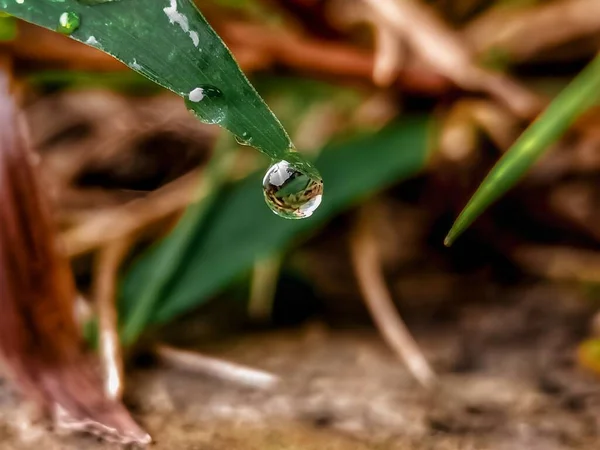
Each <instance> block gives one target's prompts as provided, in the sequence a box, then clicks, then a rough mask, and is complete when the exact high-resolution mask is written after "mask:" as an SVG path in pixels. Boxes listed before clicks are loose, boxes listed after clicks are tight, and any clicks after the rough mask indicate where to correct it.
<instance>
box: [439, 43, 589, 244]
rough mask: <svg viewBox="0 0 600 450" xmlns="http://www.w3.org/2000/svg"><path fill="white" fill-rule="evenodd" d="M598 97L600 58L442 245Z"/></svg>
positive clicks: (513, 153)
mask: <svg viewBox="0 0 600 450" xmlns="http://www.w3.org/2000/svg"><path fill="white" fill-rule="evenodd" d="M598 97H600V55H598V56H596V58H594V60H593V61H592V62H591V63H590V64H588V66H587V67H586V68H585V69H583V70H582V71H581V73H580V74H579V75H577V77H576V78H575V79H574V80H573V81H571V83H570V84H569V85H568V86H567V87H566V88H565V89H564V90H563V91H562V92H561V93H560V94H559V95H558V96H557V97H556V98H555V99H554V100H553V101H552V103H551V104H550V106H548V108H547V109H546V110H545V111H544V112H543V113H542V114H541V115H540V116H539V117H538V118H537V119H536V120H535V121H534V122H533V123H532V124H531V125H530V126H529V128H527V130H525V132H524V133H523V134H522V135H521V137H520V138H519V139H518V140H517V142H515V144H514V145H513V146H512V147H511V149H510V150H509V151H508V152H507V153H506V154H505V155H504V156H503V157H502V158H501V159H500V161H498V163H497V164H496V165H495V166H494V168H493V169H492V170H491V171H490V173H489V174H488V176H487V177H486V178H485V180H483V183H481V185H480V187H479V189H478V190H477V192H475V194H474V195H473V197H472V198H471V200H470V201H469V203H468V204H467V206H466V207H465V209H464V210H463V211H462V212H461V214H460V215H459V217H458V219H457V220H456V222H455V223H454V225H453V226H452V229H451V230H450V232H449V233H448V236H447V237H446V239H445V241H444V243H445V245H447V246H450V245H452V243H453V242H454V241H455V240H456V238H457V237H458V236H459V235H460V234H461V233H462V232H463V231H465V230H466V229H467V227H469V225H471V223H473V221H474V220H475V219H476V218H477V217H478V216H479V215H480V214H481V213H482V212H483V211H484V210H485V209H486V208H487V207H488V206H489V205H490V204H491V203H493V202H494V201H496V200H497V199H498V198H499V197H500V196H502V195H503V194H504V193H506V191H508V190H509V189H510V188H511V187H512V186H513V185H514V184H516V183H517V181H519V179H520V178H521V177H522V176H523V175H524V174H525V173H526V172H527V170H528V169H529V168H530V167H531V166H532V165H533V163H535V162H536V161H537V159H538V158H539V157H540V156H542V155H543V154H544V152H546V151H547V150H548V148H549V147H550V146H551V145H552V144H553V143H555V142H556V141H557V140H558V139H559V138H560V137H561V136H562V135H563V134H564V133H565V132H566V131H567V129H568V128H569V127H570V126H571V125H572V124H573V122H575V120H576V119H577V118H578V117H579V116H580V115H581V114H583V113H584V112H585V111H586V110H588V109H589V108H590V107H591V106H593V105H594V104H595V102H596V101H597V100H598Z"/></svg>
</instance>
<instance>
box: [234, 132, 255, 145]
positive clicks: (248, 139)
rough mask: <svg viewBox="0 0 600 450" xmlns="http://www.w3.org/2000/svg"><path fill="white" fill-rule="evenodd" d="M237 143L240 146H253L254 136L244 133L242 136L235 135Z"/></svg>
mask: <svg viewBox="0 0 600 450" xmlns="http://www.w3.org/2000/svg"><path fill="white" fill-rule="evenodd" d="M235 141H236V142H237V143H238V144H240V145H252V136H250V133H248V132H247V131H244V132H243V133H242V134H241V135H240V136H238V135H235Z"/></svg>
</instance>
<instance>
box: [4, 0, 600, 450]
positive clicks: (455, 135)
mask: <svg viewBox="0 0 600 450" xmlns="http://www.w3.org/2000/svg"><path fill="white" fill-rule="evenodd" d="M123 1H126V0H123ZM197 4H198V6H199V8H200V10H201V11H202V12H203V14H204V15H205V16H206V18H207V20H208V21H209V22H210V23H211V25H212V26H213V27H214V28H215V29H216V31H217V32H218V33H219V34H220V35H221V37H222V38H223V39H224V41H225V43H226V44H227V46H228V47H229V48H230V49H231V51H232V53H233V54H234V56H235V57H236V59H237V61H238V62H239V64H240V66H241V67H242V69H243V70H244V72H245V73H246V74H247V75H248V76H249V78H250V80H251V82H252V83H253V84H254V85H255V86H256V88H257V90H258V91H259V93H260V94H261V95H262V96H263V98H265V100H266V102H267V104H268V105H269V107H270V108H271V109H272V110H273V111H274V113H275V114H276V115H277V117H278V118H279V119H280V120H281V121H282V123H283V125H284V126H285V128H286V129H287V130H288V132H289V133H290V136H291V137H292V140H293V141H294V143H295V144H296V146H297V147H298V149H299V151H301V152H303V153H304V154H306V155H307V156H308V157H309V158H310V159H312V160H314V161H315V164H316V166H317V167H318V168H319V170H321V172H322V174H323V178H324V199H323V205H322V206H321V208H320V210H319V211H318V212H317V213H315V215H314V216H313V217H311V218H310V219H306V220H302V221H297V222H295V221H286V220H284V219H280V218H278V217H276V216H274V215H273V214H272V213H271V212H270V211H269V209H268V207H267V206H266V205H265V203H264V201H263V199H262V186H261V177H262V174H263V173H264V171H265V169H266V168H267V167H268V165H269V161H268V160H267V158H265V157H264V156H263V155H261V154H260V153H258V152H256V151H255V150H254V149H252V148H250V147H247V146H243V145H241V144H238V143H236V142H235V141H234V140H233V139H230V138H229V137H228V136H226V135H225V133H224V132H221V131H220V129H219V128H218V127H216V126H214V125H205V124H202V123H200V122H199V121H198V120H197V119H196V118H194V117H193V116H192V115H191V114H190V113H188V111H187V110H186V107H185V105H184V103H183V101H182V100H181V98H179V97H177V96H175V95H174V94H172V93H169V92H167V91H165V90H162V89H161V88H159V87H157V86H156V85H154V84H152V83H151V82H150V81H147V80H145V79H144V78H142V77H141V76H139V75H137V74H136V73H134V72H132V71H130V70H129V69H128V68H127V67H125V66H124V65H122V64H121V63H119V62H118V61H116V60H114V59H112V58H111V57H110V56H108V55H106V54H103V53H101V52H99V51H98V50H96V49H93V48H91V47H87V46H84V45H82V44H80V43H77V42H76V41H74V40H71V39H69V38H68V37H65V36H61V35H59V34H56V33H52V32H50V31H47V30H43V29H41V28H38V27H36V26H34V25H30V24H27V23H24V22H20V21H17V20H15V19H13V18H10V17H3V18H1V19H0V20H1V22H0V34H1V35H2V36H1V37H2V38H3V41H2V42H1V43H0V48H1V49H2V55H3V56H2V57H3V59H4V62H5V64H8V65H11V67H12V69H13V70H14V72H15V74H16V82H17V92H18V97H19V101H20V103H21V104H22V106H23V111H24V115H25V118H26V121H27V123H28V125H29V130H30V133H31V142H32V144H33V146H34V148H35V149H36V151H37V152H39V155H40V167H41V174H42V177H43V179H42V182H43V185H44V189H45V191H46V192H47V193H48V194H49V196H50V198H51V201H52V205H53V211H54V213H55V217H56V220H57V222H58V223H59V225H60V233H61V239H62V241H63V243H64V247H65V251H66V252H67V253H68V255H69V257H70V258H71V264H72V267H73V270H74V273H75V275H76V279H77V287H78V289H79V292H80V293H81V298H80V299H79V300H78V306H79V307H80V308H79V309H80V310H81V317H82V323H87V318H89V316H90V314H91V313H90V310H91V309H93V308H94V306H93V304H94V301H95V299H96V297H97V296H98V295H106V294H102V292H104V293H106V292H107V290H108V292H109V294H108V295H109V296H110V292H112V291H115V290H116V291H117V292H118V295H117V296H118V298H119V313H120V314H124V315H126V314H127V312H128V311H129V310H130V309H131V305H132V302H134V301H135V298H136V295H137V293H138V292H140V291H141V290H142V289H143V285H144V284H145V283H147V282H148V281H147V280H148V279H151V278H152V277H155V276H157V274H160V271H161V270H165V269H164V267H165V264H166V265H167V266H169V265H170V264H171V263H172V261H170V260H169V259H168V258H167V259H166V260H165V259H164V258H166V257H165V256H164V255H163V257H162V258H163V259H161V252H160V249H159V247H157V246H156V243H160V242H163V238H164V237H165V236H166V235H167V234H168V233H169V232H170V231H171V230H173V226H174V224H175V223H176V221H177V219H178V218H179V217H180V215H181V213H182V212H183V211H184V209H185V208H186V206H187V205H188V204H189V203H190V202H194V201H196V200H199V201H202V199H203V198H204V197H205V194H206V192H205V191H206V189H207V187H206V183H204V184H203V183H202V182H201V180H203V179H204V178H203V174H204V173H205V171H206V170H207V169H206V167H207V164H208V162H209V161H210V160H211V158H212V155H213V153H214V150H215V147H218V146H220V145H224V146H228V147H229V148H231V149H234V150H235V152H234V153H233V158H234V159H233V162H232V164H231V165H230V170H229V171H228V174H227V183H225V185H224V186H219V187H218V192H217V194H218V195H217V198H216V201H214V202H212V203H211V204H210V207H209V209H208V211H207V212H206V217H207V219H206V221H205V222H204V224H203V226H202V227H199V228H197V229H196V230H195V231H194V233H196V234H197V235H195V236H194V237H193V239H192V241H191V242H192V243H191V244H190V246H189V248H188V249H187V252H186V255H185V257H184V258H183V261H182V262H181V263H178V264H179V265H178V268H177V270H176V273H175V274H174V276H173V279H172V280H171V282H170V283H169V285H168V287H167V288H166V289H165V292H163V294H162V295H161V298H160V304H159V306H157V307H156V312H155V314H154V315H153V316H152V317H153V318H152V320H151V323H150V324H149V325H148V326H147V327H146V328H145V330H144V334H143V337H142V339H141V341H140V342H141V344H140V351H139V352H132V353H131V354H127V355H126V362H127V377H126V383H125V388H126V390H125V400H126V403H127V404H128V406H129V407H130V408H131V410H132V411H133V413H134V414H135V415H136V417H137V418H139V420H140V422H141V423H142V424H144V426H146V427H147V428H148V429H149V430H150V431H151V433H152V434H153V435H154V436H155V438H156V440H157V448H165V449H166V448H173V449H174V448H177V449H184V448H185V449H188V448H189V449H192V448H194V449H217V450H218V449H228V450H230V449H237V448H239V449H300V448H302V449H344V450H345V449H404V448H410V449H511V450H513V449H544V450H551V449H576V448H581V449H584V448H586V449H589V448H592V446H593V445H594V442H597V441H596V439H597V437H598V433H599V432H600V421H599V418H600V415H599V414H600V383H599V380H598V379H597V375H598V374H600V341H598V342H597V341H595V336H598V337H599V339H600V316H597V315H596V311H597V309H598V306H599V305H600V303H599V301H600V289H599V288H598V287H599V282H600V184H599V181H600V126H599V125H600V114H599V112H600V111H598V110H596V109H592V110H590V111H588V113H587V114H586V115H585V117H583V118H581V119H580V120H579V121H578V122H577V123H576V124H575V126H573V127H572V129H571V130H570V131H569V132H568V134H567V135H566V136H564V137H563V138H562V139H561V140H560V142H559V143H558V144H556V145H555V146H554V147H553V148H552V149H551V151H550V152H549V153H548V154H547V155H546V156H545V157H544V158H543V159H542V160H541V161H539V162H538V163H537V164H536V165H535V167H534V168H533V169H532V170H531V171H530V172H529V174H528V175H527V177H526V178H525V179H524V180H523V181H522V182H521V183H520V184H519V185H518V186H517V187H516V188H515V189H513V190H512V191H510V193H509V194H508V195H506V196H505V197H503V198H502V199H501V200H500V201H499V202H497V203H496V204H495V205H494V206H493V207H492V208H491V209H490V210H489V211H487V212H486V213H485V214H484V215H483V216H482V217H481V218H480V219H479V220H478V221H477V222H476V223H475V224H474V225H473V226H472V227H471V228H470V229H469V230H468V231H467V232H466V233H465V234H464V235H463V236H462V237H461V238H460V239H459V240H458V241H457V242H456V244H454V245H453V246H452V247H450V248H446V247H444V245H443V240H444V237H445V235H446V233H447V232H448V230H449V229H450V227H451V225H452V222H453V221H454V220H455V218H456V216H457V215H458V213H459V212H460V211H461V209H462V208H463V207H464V206H465V204H466V202H467V201H468V199H469V198H470V196H471V195H472V193H473V192H474V191H475V189H476V187H477V186H478V185H479V183H480V182H481V181H482V180H483V178H484V176H485V174H486V173H487V172H488V171H489V169H490V168H491V167H492V165H493V164H494V163H495V162H496V161H497V160H498V159H499V158H500V157H501V156H502V154H503V153H504V152H505V151H506V150H507V149H508V148H509V147H510V145H511V144H512V143H513V142H514V141H515V139H516V138H517V137H518V136H519V135H520V133H521V132H522V131H523V130H524V129H525V128H526V127H527V126H528V125H529V123H530V122H531V121H532V120H533V118H535V116H536V115H537V114H538V113H539V111H541V110H542V109H543V108H544V106H545V105H547V104H548V103H549V102H550V101H551V99H552V98H553V97H554V96H555V95H556V94H557V93H558V92H560V90H561V89H562V88H563V87H564V86H566V85H567V84H568V82H569V81H570V80H571V79H572V78H573V77H574V76H575V75H576V74H577V73H578V72H579V71H580V70H581V69H582V68H583V67H584V66H585V65H586V64H587V63H588V62H589V61H590V60H591V59H592V58H593V57H594V56H595V53H596V52H597V50H598V47H599V45H600V2H598V1H597V0H554V1H542V0H497V1H491V0H451V1H449V0H437V1H436V0H431V1H426V0H419V1H417V0H412V1H408V0H200V1H198V2H197ZM199 185H200V188H198V186H199ZM209 188H210V186H209ZM175 233H177V229H175ZM157 248H158V250H157ZM103 288H104V290H103ZM87 328H88V331H89V333H88V334H89V335H90V336H92V335H93V334H94V330H93V326H89V327H87ZM200 354H202V355H209V356H207V357H210V358H216V359H218V361H220V362H221V363H223V364H225V366H224V367H221V366H219V367H220V368H218V369H215V370H213V369H211V367H212V366H210V362H209V363H207V362H206V361H204V360H203V359H202V358H203V357H202V356H200ZM211 361H212V360H211ZM228 363H235V364H243V365H245V366H248V367H251V368H254V369H256V370H260V371H261V372H260V374H258V375H257V374H254V375H255V376H256V377H259V379H261V380H262V378H260V377H267V379H268V380H270V381H272V380H273V379H277V380H279V381H280V383H279V384H278V385H277V387H275V388H272V387H269V388H268V389H265V388H264V386H263V385H262V382H259V381H256V380H255V381H252V380H254V378H252V377H251V376H250V375H248V376H250V379H248V378H246V377H245V376H244V375H240V376H236V375H235V374H234V373H233V372H235V370H234V368H232V367H229V366H226V364H228ZM236 367H237V366H236ZM259 375H260V376H259ZM269 377H271V378H269ZM249 380H250V381H249ZM270 381H269V383H267V384H269V386H270ZM12 402H14V400H6V401H5V402H4V406H3V407H2V409H3V412H2V415H3V416H4V419H5V421H7V423H12V422H11V420H12V419H10V417H11V416H12V410H11V408H12V407H13V406H11V405H14V403H12ZM7 430H8V431H6V432H5V431H2V433H5V434H6V436H7V437H6V439H7V441H6V442H11V443H10V444H7V445H9V446H8V447H3V448H29V447H27V445H29V444H27V442H29V441H26V440H23V439H24V438H23V436H22V434H19V433H17V432H15V431H14V430H13V428H10V427H8V428H7ZM11 430H13V431H11ZM11 439H15V441H11ZM30 439H33V440H32V441H31V442H35V443H36V444H35V445H39V444H40V442H43V443H44V445H45V447H44V448H66V449H68V448H82V447H81V446H82V445H83V446H84V448H112V447H110V446H109V445H108V444H102V443H99V442H96V441H93V440H90V439H89V438H80V437H72V438H68V439H66V440H58V441H56V440H55V439H59V438H56V437H54V436H52V435H50V434H44V433H42V432H40V434H38V435H36V437H35V439H34V438H31V436H30ZM53 446H54V447H53ZM105 446H106V447H105Z"/></svg>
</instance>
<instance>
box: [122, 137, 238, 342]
mask: <svg viewBox="0 0 600 450" xmlns="http://www.w3.org/2000/svg"><path fill="white" fill-rule="evenodd" d="M232 141H233V139H232V138H231V136H230V135H228V134H227V135H225V136H220V138H219V140H218V141H217V143H216V145H215V150H214V154H213V156H212V158H211V159H210V161H209V163H208V166H207V167H206V169H205V170H204V174H203V176H202V180H201V182H200V183H199V188H198V189H199V191H200V192H202V193H204V194H205V197H204V199H203V200H202V201H199V202H195V203H192V204H191V205H189V206H188V208H187V209H186V211H185V213H184V214H183V217H182V218H181V219H180V220H179V222H178V223H177V226H176V228H175V230H173V232H172V233H171V234H170V235H169V236H168V237H167V238H166V239H164V240H163V243H162V251H161V257H160V259H158V260H156V261H155V265H154V267H153V274H152V276H151V277H149V278H148V280H147V282H146V283H144V284H143V285H141V286H140V288H141V289H140V292H139V296H138V298H137V300H136V302H135V304H134V305H133V309H132V312H131V314H129V315H128V316H127V318H126V320H122V322H123V327H122V330H121V340H122V341H123V343H124V344H126V345H130V344H133V343H134V342H135V340H136V339H137V338H138V336H139V335H140V334H141V333H142V331H143V330H144V328H145V327H146V325H147V324H148V322H149V321H150V318H151V316H152V313H153V311H154V308H155V305H156V304H157V303H158V301H159V300H160V298H161V297H162V295H163V293H164V291H165V289H166V287H167V286H168V285H169V284H170V283H171V282H172V280H173V279H174V278H175V277H176V275H177V273H178V272H179V270H181V265H182V264H183V259H184V257H185V254H186V252H187V250H188V247H189V246H190V243H191V242H192V241H193V239H194V233H195V231H196V230H198V229H199V228H200V227H201V226H202V224H203V223H204V221H205V220H207V215H208V213H209V211H210V209H211V206H212V205H213V204H214V202H215V201H216V199H217V197H218V193H219V192H220V190H221V188H222V187H223V185H224V183H225V181H226V179H227V176H228V175H229V173H230V171H231V167H232V166H233V162H234V158H233V156H234V155H235V153H234V151H233V149H235V148H236V146H235V144H234V143H233V142H232Z"/></svg>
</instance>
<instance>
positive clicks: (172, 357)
mask: <svg viewBox="0 0 600 450" xmlns="http://www.w3.org/2000/svg"><path fill="white" fill-rule="evenodd" d="M154 352H155V354H156V356H157V357H158V358H159V360H160V361H161V362H163V363H164V364H166V365H168V366H171V367H174V368H176V369H180V370H185V371H188V372H193V373H198V374H202V375H206V376H209V377H212V378H215V379H218V380H221V381H225V382H228V383H232V384H235V385H238V386H243V387H250V388H254V389H263V390H268V389H273V388H274V387H275V386H277V384H279V383H280V381H281V379H280V378H279V377H278V376H277V375H273V374H271V373H269V372H265V371H263V370H258V369H253V368H251V367H246V366H243V365H241V364H236V363H233V362H229V361H224V360H222V359H218V358H213V357H210V356H206V355H201V354H200V353H197V352H192V351H188V350H179V349H176V348H173V347H170V346H167V345H158V346H156V347H155V349H154Z"/></svg>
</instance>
